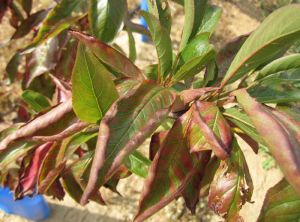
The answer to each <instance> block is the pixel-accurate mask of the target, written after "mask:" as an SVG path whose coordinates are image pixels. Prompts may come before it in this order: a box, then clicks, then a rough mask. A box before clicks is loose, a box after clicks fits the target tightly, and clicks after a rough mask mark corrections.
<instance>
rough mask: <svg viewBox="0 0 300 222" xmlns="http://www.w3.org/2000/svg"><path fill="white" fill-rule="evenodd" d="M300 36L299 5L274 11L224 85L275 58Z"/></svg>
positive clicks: (240, 55) (235, 62)
mask: <svg viewBox="0 0 300 222" xmlns="http://www.w3.org/2000/svg"><path fill="white" fill-rule="evenodd" d="M291 18H293V19H292V20H291ZM299 37H300V5H299V4H294V5H289V6H285V7H283V8H280V9H278V10H277V11H275V12H273V13H272V14H271V15H269V16H268V17H267V18H266V19H265V20H264V21H263V23H262V24H261V25H260V26H259V27H258V29H257V30H256V31H255V32H253V33H252V34H251V35H250V37H249V38H248V39H247V40H246V42H245V43H244V45H243V46H242V48H241V49H240V51H239V52H238V54H237V55H236V57H235V58H234V60H233V62H232V63H231V66H230V67H229V69H228V71H227V73H226V75H225V76H224V79H223V81H222V86H224V85H226V84H228V83H232V82H234V81H235V80H237V79H239V78H241V77H242V76H244V75H245V74H246V73H248V72H249V71H251V70H253V69H256V68H257V67H259V66H260V65H263V64H265V63H267V62H269V61H271V60H273V59H275V58H276V57H277V56H278V55H280V54H282V53H283V52H284V51H286V49H287V48H288V47H289V46H290V45H292V44H293V43H294V41H295V40H296V39H298V38H299Z"/></svg>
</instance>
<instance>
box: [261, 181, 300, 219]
mask: <svg viewBox="0 0 300 222" xmlns="http://www.w3.org/2000/svg"><path fill="white" fill-rule="evenodd" d="M299 218H300V196H299V194H298V193H297V192H296V191H295V190H294V189H293V187H292V186H291V185H290V184H289V183H288V182H287V181H286V180H284V179H283V180H282V181H280V182H279V183H278V184H276V185H275V186H274V187H272V188H271V189H270V190H269V191H268V193H267V195H266V197H265V200H264V204H263V207H262V209H261V212H260V216H259V219H258V221H260V222H267V221H272V222H292V221H298V220H299Z"/></svg>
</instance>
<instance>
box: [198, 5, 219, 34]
mask: <svg viewBox="0 0 300 222" xmlns="http://www.w3.org/2000/svg"><path fill="white" fill-rule="evenodd" d="M221 15H222V9H221V8H219V7H217V6H214V5H208V6H207V8H206V10H205V14H204V17H203V20H202V23H201V26H200V28H199V30H198V33H197V34H200V33H205V32H208V33H210V36H211V35H212V34H213V32H214V31H215V29H216V26H217V24H218V22H219V20H220V18H221Z"/></svg>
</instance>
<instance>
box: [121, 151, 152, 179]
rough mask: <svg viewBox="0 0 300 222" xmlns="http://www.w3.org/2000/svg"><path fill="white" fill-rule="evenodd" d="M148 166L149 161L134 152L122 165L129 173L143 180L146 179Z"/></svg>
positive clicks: (137, 152)
mask: <svg viewBox="0 0 300 222" xmlns="http://www.w3.org/2000/svg"><path fill="white" fill-rule="evenodd" d="M150 164H151V161H150V160H149V159H148V158H146V157H145V156H144V155H143V154H142V153H140V152H139V151H134V152H133V153H132V154H131V155H129V157H128V158H127V159H125V161H124V165H125V166H126V168H127V169H128V170H129V171H130V172H132V173H134V174H136V175H138V176H140V177H143V178H146V177H147V175H148V168H149V166H150Z"/></svg>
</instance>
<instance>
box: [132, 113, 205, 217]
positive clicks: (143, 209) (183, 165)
mask: <svg viewBox="0 0 300 222" xmlns="http://www.w3.org/2000/svg"><path fill="white" fill-rule="evenodd" d="M193 113H194V109H193V108H191V109H190V110H189V111H188V112H187V113H185V114H184V115H182V116H181V117H180V118H179V119H177V121H176V122H175V123H174V125H173V127H172V129H171V130H170V131H169V133H168V134H167V136H166V138H165V141H164V142H163V143H162V144H163V145H162V147H161V148H160V149H159V151H158V153H157V154H156V155H155V158H154V160H153V162H152V164H151V166H150V169H149V175H148V178H147V179H146V181H145V185H144V189H143V192H142V195H141V199H140V204H139V211H138V214H137V216H136V218H135V221H136V222H140V221H144V220H145V219H146V218H148V217H150V216H151V215H152V214H154V213H155V212H157V211H158V210H160V209H161V208H163V207H164V206H166V205H167V204H169V203H170V202H171V201H172V200H174V199H175V198H178V197H179V196H181V195H182V194H184V195H185V197H186V200H187V201H188V205H189V207H191V209H192V210H193V208H194V202H195V200H194V198H191V196H190V195H188V194H190V193H193V192H194V190H196V193H197V191H198V192H199V187H198V183H197V182H196V183H195V184H194V183H193V182H194V181H193V178H195V177H194V176H197V177H199V178H200V180H201V178H202V176H203V172H204V169H205V166H206V163H207V162H208V160H209V157H210V151H208V152H200V153H197V154H191V153H190V149H189V147H188V145H187V141H186V137H187V136H188V132H189V128H190V122H191V120H192V117H193ZM193 185H196V187H194V186H193ZM187 187H189V188H190V189H192V191H190V190H186V188H187ZM197 194H199V193H197Z"/></svg>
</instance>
